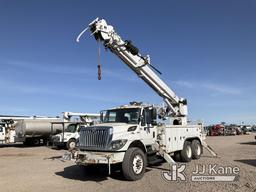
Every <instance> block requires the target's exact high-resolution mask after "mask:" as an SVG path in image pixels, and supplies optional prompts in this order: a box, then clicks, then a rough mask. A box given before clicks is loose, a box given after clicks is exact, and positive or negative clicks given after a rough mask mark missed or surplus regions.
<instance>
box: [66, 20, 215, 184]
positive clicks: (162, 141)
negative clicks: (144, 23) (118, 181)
mask: <svg viewBox="0 0 256 192" xmlns="http://www.w3.org/2000/svg"><path fill="white" fill-rule="evenodd" d="M87 29H89V30H90V31H91V32H92V35H93V36H94V37H95V39H96V40H97V41H98V42H102V44H103V45H104V46H105V48H106V49H109V50H110V51H111V52H112V53H114V54H115V55H116V56H117V57H118V58H120V59H121V60H122V61H123V62H124V63H125V64H126V65H127V66H128V67H129V68H130V69H131V70H132V71H134V72H135V73H136V74H137V75H138V77H139V78H141V79H142V80H143V81H144V82H145V83H146V84H148V85H149V86H150V87H151V88H152V89H153V90H154V91H155V92H156V93H157V94H158V95H159V96H160V97H162V98H163V100H164V102H165V103H166V106H165V107H158V106H154V105H147V104H142V103H137V102H132V103H130V104H129V105H123V106H119V107H116V108H112V109H108V110H106V111H102V112H101V123H100V124H98V125H96V126H89V127H81V130H80V137H79V143H78V145H77V151H76V152H74V153H73V154H72V157H73V158H75V161H76V164H78V165H87V166H88V165H90V164H106V165H108V168H109V174H110V171H111V169H110V167H111V165H112V164H121V165H122V172H123V174H124V176H125V178H126V179H128V180H138V179H141V178H142V177H143V175H144V172H145V167H146V166H147V165H150V164H154V163H157V162H159V161H161V160H166V161H167V162H168V163H170V164H172V163H175V161H174V160H173V158H174V159H175V160H179V161H182V162H189V161H191V160H192V159H199V158H200V156H201V154H202V152H203V146H205V147H206V144H205V142H204V138H205V135H204V133H203V127H202V125H201V124H196V125H189V124H188V123H187V102H186V99H183V98H179V97H178V96H177V95H176V94H175V93H174V91H172V89H171V88H170V87H169V86H168V85H167V84H165V83H164V81H163V80H162V79H160V78H159V76H158V75H157V74H156V73H155V71H157V70H156V69H155V68H154V67H153V66H152V65H151V63H150V58H149V56H142V55H141V54H140V53H139V50H138V49H137V48H136V47H135V46H134V45H133V44H132V43H131V41H124V40H122V38H121V37H120V36H119V35H118V34H117V33H116V32H115V30H114V28H113V27H112V26H111V25H108V24H107V22H106V21H105V20H104V19H101V20H99V19H98V18H97V19H95V20H94V21H93V22H91V23H90V24H89V26H88V28H86V29H85V30H84V31H82V32H81V33H80V35H79V36H78V37H77V41H78V42H79V39H80V37H81V36H82V34H83V33H84V32H85V31H86V30H87ZM163 120H164V121H163ZM212 154H214V152H212ZM215 155H216V154H215ZM70 156H71V154H70ZM70 156H69V157H70ZM66 157H67V156H66ZM66 159H68V158H66Z"/></svg>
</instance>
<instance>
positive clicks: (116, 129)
mask: <svg viewBox="0 0 256 192" xmlns="http://www.w3.org/2000/svg"><path fill="white" fill-rule="evenodd" d="M132 126H137V124H128V123H101V124H98V125H96V126H95V127H113V133H114V134H116V133H123V132H127V129H128V128H129V127H132Z"/></svg>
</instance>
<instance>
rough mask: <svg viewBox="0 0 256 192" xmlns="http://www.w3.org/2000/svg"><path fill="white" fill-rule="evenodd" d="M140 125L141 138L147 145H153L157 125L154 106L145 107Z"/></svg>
mask: <svg viewBox="0 0 256 192" xmlns="http://www.w3.org/2000/svg"><path fill="white" fill-rule="evenodd" d="M140 125H141V132H140V133H141V139H142V140H143V141H144V143H145V144H146V145H152V144H153V143H154V142H155V140H156V126H155V125H154V118H153V109H152V108H144V109H143V111H142V116H141V122H140Z"/></svg>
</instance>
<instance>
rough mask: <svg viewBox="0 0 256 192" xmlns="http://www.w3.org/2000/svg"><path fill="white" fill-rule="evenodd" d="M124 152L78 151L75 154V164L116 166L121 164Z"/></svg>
mask: <svg viewBox="0 0 256 192" xmlns="http://www.w3.org/2000/svg"><path fill="white" fill-rule="evenodd" d="M124 155H125V152H94V151H92V152H91V151H78V152H77V153H76V154H75V159H76V164H78V165H87V164H116V163H121V162H123V159H124Z"/></svg>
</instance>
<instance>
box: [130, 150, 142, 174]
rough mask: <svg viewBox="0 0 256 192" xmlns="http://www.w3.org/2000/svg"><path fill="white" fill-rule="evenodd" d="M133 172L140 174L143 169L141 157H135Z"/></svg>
mask: <svg viewBox="0 0 256 192" xmlns="http://www.w3.org/2000/svg"><path fill="white" fill-rule="evenodd" d="M132 168H133V172H134V173H135V174H140V173H141V172H142V169H143V159H142V156H141V155H135V156H134V158H133V166H132Z"/></svg>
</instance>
